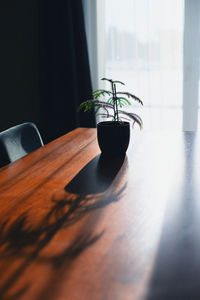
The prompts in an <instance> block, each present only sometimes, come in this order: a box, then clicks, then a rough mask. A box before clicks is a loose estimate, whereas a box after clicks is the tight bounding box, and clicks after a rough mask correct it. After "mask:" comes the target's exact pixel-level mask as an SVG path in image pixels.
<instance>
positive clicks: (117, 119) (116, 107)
mask: <svg viewBox="0 0 200 300" xmlns="http://www.w3.org/2000/svg"><path fill="white" fill-rule="evenodd" d="M114 99H115V112H116V118H115V121H119V113H118V103H117V92H116V84H114Z"/></svg>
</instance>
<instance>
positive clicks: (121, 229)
mask: <svg viewBox="0 0 200 300" xmlns="http://www.w3.org/2000/svg"><path fill="white" fill-rule="evenodd" d="M199 280H200V135H199V134H195V133H192V132H177V133H176V132H162V131H155V132H148V131H146V132H145V131H143V132H138V133H137V132H136V133H135V132H134V131H133V133H132V136H131V143H130V146H129V149H128V151H127V154H126V156H125V157H119V158H115V157H111V158H109V159H107V158H105V157H102V156H101V155H100V152H99V148H98V145H97V140H96V129H84V128H79V129H76V130H74V131H72V132H70V133H69V134H67V135H65V136H63V137H61V138H59V139H57V140H55V141H53V142H51V143H49V144H48V145H46V146H44V147H42V148H40V149H38V150H36V151H35V152H33V153H31V154H30V155H28V156H26V157H24V158H22V159H20V160H18V161H16V162H14V163H12V164H10V165H8V166H6V167H3V168H1V169H0V299H1V300H4V299H5V300H13V299H20V300H21V299H26V300H33V299H34V300H36V299H41V300H45V299H48V300H64V299H69V300H74V299H75V300H76V299H81V300H82V299H83V300H85V299H87V300H90V299H91V300H100V299H103V300H104V299H111V300H113V299H114V300H115V299H122V300H126V299H147V300H151V299H152V300H157V299H159V300H163V299H167V300H170V299H178V300H179V299H180V300H184V299H188V300H190V299H191V300H194V299H200V283H199Z"/></svg>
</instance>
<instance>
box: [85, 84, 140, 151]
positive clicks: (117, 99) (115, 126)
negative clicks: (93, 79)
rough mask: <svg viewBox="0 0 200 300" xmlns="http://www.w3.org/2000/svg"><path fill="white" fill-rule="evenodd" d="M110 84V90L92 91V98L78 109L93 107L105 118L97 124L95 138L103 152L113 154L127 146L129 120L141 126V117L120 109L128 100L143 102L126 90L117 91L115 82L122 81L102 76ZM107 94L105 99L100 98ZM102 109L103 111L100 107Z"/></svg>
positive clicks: (87, 109)
mask: <svg viewBox="0 0 200 300" xmlns="http://www.w3.org/2000/svg"><path fill="white" fill-rule="evenodd" d="M102 80H106V81H108V82H109V83H110V84H111V90H103V89H100V90H96V91H94V92H93V99H90V100H87V101H84V102H82V103H81V104H80V106H79V110H81V109H83V110H84V112H88V111H90V110H91V109H92V108H94V109H95V113H96V115H100V116H102V117H103V118H107V119H108V120H107V121H103V122H99V123H98V124H97V139H98V143H99V147H100V149H101V152H102V153H103V154H109V155H115V154H124V153H125V152H126V150H127V148H128V145H129V140H130V122H128V121H132V122H133V125H134V123H137V124H138V125H139V126H140V128H142V125H143V124H142V119H141V118H140V117H139V116H138V115H137V114H135V113H132V112H127V111H124V110H121V108H122V107H123V106H125V105H131V102H130V101H129V99H130V100H135V101H137V102H138V103H139V104H141V105H143V102H142V101H141V100H140V99H139V98H138V97H136V96H135V95H133V94H131V93H128V92H121V91H120V92H118V91H117V89H116V85H117V84H121V85H124V83H123V82H121V81H118V80H112V79H107V78H102ZM102 96H103V97H105V96H107V99H104V100H102V99H100V98H101V97H102ZM101 108H102V109H103V112H101V111H100V109H101Z"/></svg>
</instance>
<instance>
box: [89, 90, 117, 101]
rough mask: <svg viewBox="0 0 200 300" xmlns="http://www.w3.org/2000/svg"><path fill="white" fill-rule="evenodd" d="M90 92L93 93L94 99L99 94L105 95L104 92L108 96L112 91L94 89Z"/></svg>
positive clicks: (99, 95)
mask: <svg viewBox="0 0 200 300" xmlns="http://www.w3.org/2000/svg"><path fill="white" fill-rule="evenodd" d="M92 94H93V97H94V99H98V98H99V97H101V96H105V94H107V95H108V96H110V95H112V92H110V91H106V90H96V91H94V92H93V93H92Z"/></svg>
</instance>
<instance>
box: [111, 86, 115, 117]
mask: <svg viewBox="0 0 200 300" xmlns="http://www.w3.org/2000/svg"><path fill="white" fill-rule="evenodd" d="M111 88H112V97H113V111H114V121H116V108H115V88H114V83H113V82H111Z"/></svg>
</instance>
